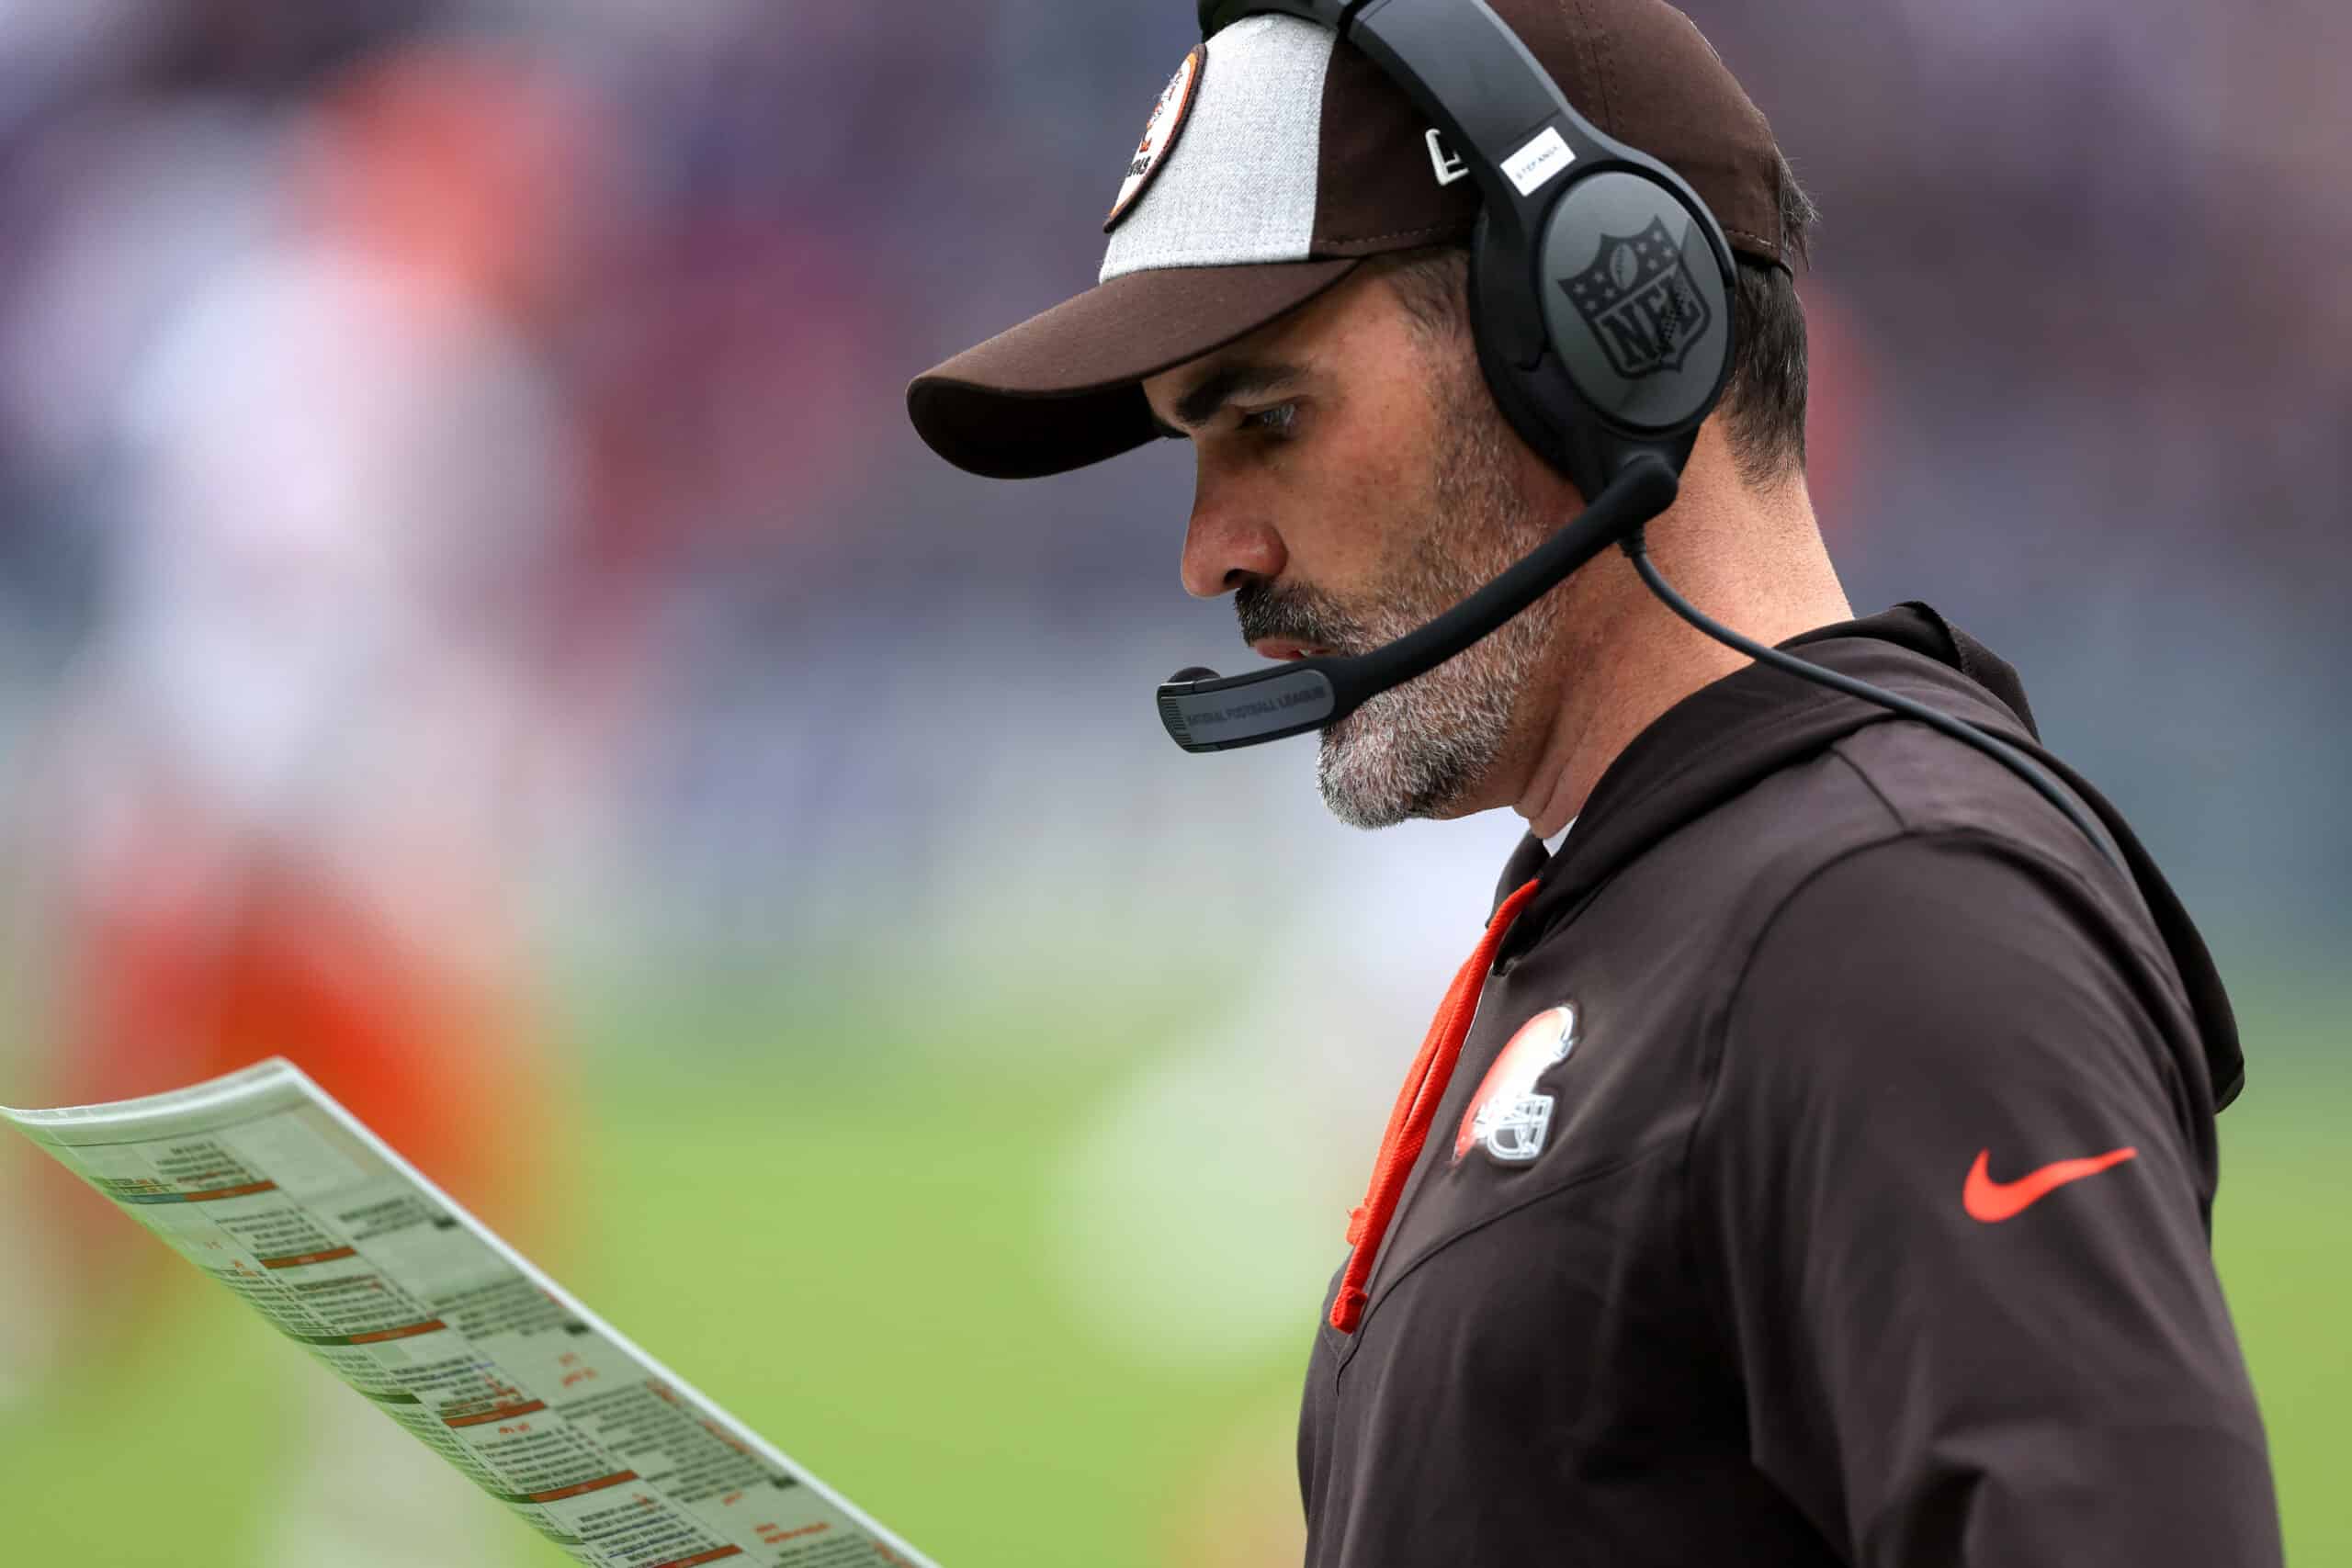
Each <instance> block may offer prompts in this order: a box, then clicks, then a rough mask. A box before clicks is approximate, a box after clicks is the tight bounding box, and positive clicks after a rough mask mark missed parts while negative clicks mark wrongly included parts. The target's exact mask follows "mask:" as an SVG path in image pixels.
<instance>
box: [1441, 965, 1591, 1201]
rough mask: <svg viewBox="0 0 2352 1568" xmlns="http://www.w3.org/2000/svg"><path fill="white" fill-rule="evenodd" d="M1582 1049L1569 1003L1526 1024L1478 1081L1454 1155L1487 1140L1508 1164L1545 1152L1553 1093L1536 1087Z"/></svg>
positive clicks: (1521, 1162)
mask: <svg viewBox="0 0 2352 1568" xmlns="http://www.w3.org/2000/svg"><path fill="white" fill-rule="evenodd" d="M1576 1048H1577V1009H1576V1004H1575V1003H1574V1002H1568V1003H1565V1004H1563V1005H1561V1006H1559V1007H1555V1008H1553V1009H1551V1010H1549V1011H1545V1012H1539V1013H1537V1014H1536V1015H1535V1016H1534V1017H1533V1018H1531V1019H1529V1020H1528V1021H1526V1022H1525V1023H1523V1024H1521V1026H1520V1030H1519V1032H1518V1033H1516V1034H1514V1035H1512V1036H1511V1037H1510V1044H1508V1045H1505V1046H1504V1047H1503V1049H1502V1055H1498V1056H1497V1057H1496V1058H1495V1065H1494V1066H1491V1067H1488V1068H1487V1076H1486V1077H1483V1078H1481V1079H1480V1080H1479V1081H1478V1092H1477V1093H1476V1094H1474V1095H1472V1096H1471V1097H1470V1108H1469V1109H1468V1110H1466V1111H1464V1112H1463V1113H1462V1126H1461V1129H1460V1131H1458V1132H1456V1133H1455V1134H1454V1135H1453V1157H1454V1158H1455V1159H1456V1160H1459V1159H1461V1157H1462V1156H1464V1155H1466V1154H1468V1153H1469V1152H1470V1151H1471V1150H1472V1149H1473V1148H1476V1147H1477V1146H1479V1145H1484V1146H1485V1148H1486V1151H1487V1153H1488V1154H1490V1155H1492V1156H1494V1157H1495V1158H1497V1159H1498V1160H1500V1161H1502V1162H1503V1163H1504V1164H1505V1165H1525V1164H1526V1163H1527V1162H1528V1161H1530V1160H1532V1159H1533V1158H1534V1157H1535V1156H1537V1155H1540V1154H1542V1153H1543V1152H1544V1134H1546V1133H1548V1132H1550V1131H1551V1127H1552V1097H1551V1096H1550V1095H1548V1094H1538V1093H1536V1092H1535V1080H1536V1079H1537V1078H1539V1077H1543V1076H1544V1072H1545V1071H1546V1070H1548V1069H1550V1068H1552V1067H1555V1066H1558V1065H1559V1064H1560V1063H1562V1062H1565V1061H1566V1060H1567V1059H1568V1053H1569V1052H1571V1051H1573V1050H1575V1049H1576Z"/></svg>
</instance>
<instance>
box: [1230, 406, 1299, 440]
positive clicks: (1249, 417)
mask: <svg viewBox="0 0 2352 1568" xmlns="http://www.w3.org/2000/svg"><path fill="white" fill-rule="evenodd" d="M1297 420H1298V405H1297V404H1296V403H1276V404H1275V405H1274V406H1273V407H1272V408H1270V409H1258V410H1256V411H1254V412H1250V413H1245V414H1243V415H1242V416H1241V428H1242V429H1244V430H1254V431H1258V432H1260V433H1261V434H1267V435H1287V434H1290V430H1291V426H1292V425H1293V424H1294V423H1296V422H1297Z"/></svg>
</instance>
